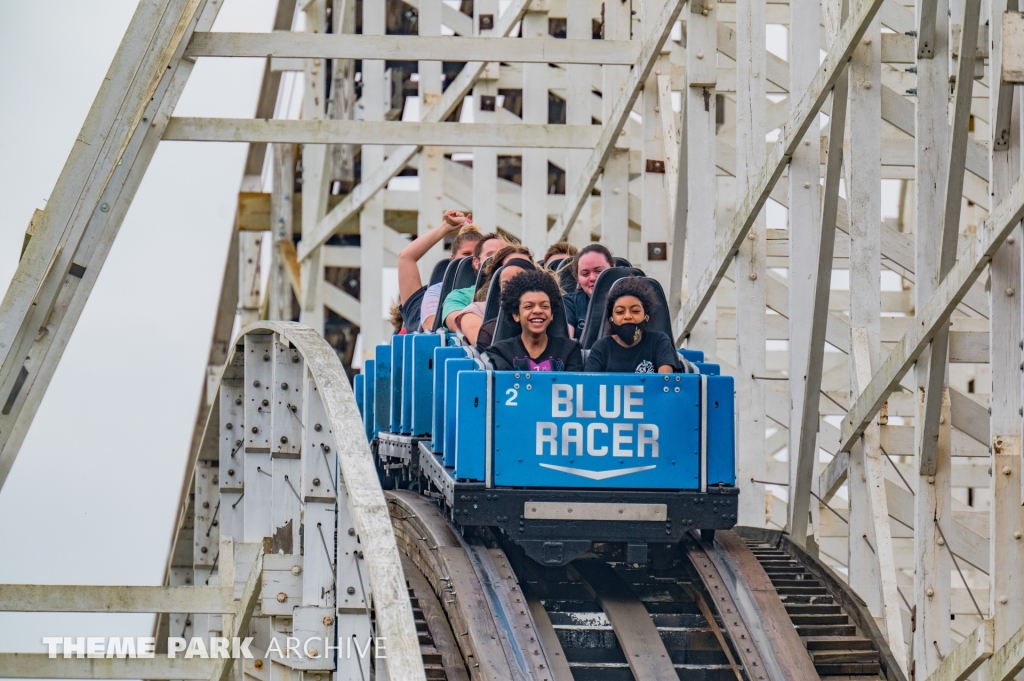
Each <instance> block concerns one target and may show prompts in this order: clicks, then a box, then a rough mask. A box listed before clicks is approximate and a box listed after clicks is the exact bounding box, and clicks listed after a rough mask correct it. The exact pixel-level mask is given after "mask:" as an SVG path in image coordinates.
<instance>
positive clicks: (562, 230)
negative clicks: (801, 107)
mask: <svg viewBox="0 0 1024 681" xmlns="http://www.w3.org/2000/svg"><path fill="white" fill-rule="evenodd" d="M879 1H880V0H879ZM682 7H683V2H682V0H667V1H666V3H665V6H664V8H663V9H662V12H661V14H660V15H659V16H658V19H657V21H656V22H654V23H653V24H652V25H651V27H650V28H649V29H648V30H647V31H646V38H645V40H644V41H643V49H642V50H641V52H640V56H639V57H637V60H636V62H635V63H634V64H633V68H632V69H631V70H630V72H629V77H628V79H627V80H626V81H625V83H624V84H623V86H622V94H620V95H619V96H618V97H617V98H616V99H615V105H614V108H613V109H612V110H611V111H610V112H609V114H608V116H607V117H606V119H605V121H604V127H603V128H602V130H601V138H600V140H599V141H598V143H597V144H596V145H595V146H594V151H593V153H592V154H591V156H590V160H589V161H588V162H587V167H586V169H585V170H584V172H583V173H582V176H581V177H580V180H579V182H578V183H577V184H576V185H575V186H574V187H573V188H572V190H571V191H570V192H568V193H567V195H566V199H565V210H564V211H563V212H562V214H561V216H559V218H558V220H556V221H555V224H554V225H553V226H552V227H551V229H550V230H549V231H548V243H549V244H550V243H555V242H557V241H561V240H563V239H564V238H565V237H566V235H567V234H568V233H569V229H570V228H571V227H572V225H573V223H574V222H575V221H576V217H577V216H578V215H579V213H580V210H582V208H583V203H584V202H585V201H586V199H587V197H589V196H590V194H591V192H592V191H593V189H594V185H595V184H596V183H597V177H598V174H599V173H600V172H601V170H602V168H603V167H604V166H605V164H606V163H607V161H608V159H609V157H611V155H612V151H613V150H614V147H615V143H616V141H617V140H618V139H619V136H620V133H621V132H622V129H623V127H624V126H625V125H626V120H627V119H628V118H629V115H630V113H631V112H632V110H633V104H634V103H635V102H636V98H637V96H638V95H639V94H640V88H641V86H642V85H643V83H644V82H645V81H646V80H647V77H648V76H649V75H650V73H651V70H652V69H653V68H654V63H655V61H656V60H657V58H658V55H659V54H660V53H661V48H662V46H663V45H664V44H665V41H666V40H668V36H669V33H670V32H671V31H672V27H673V26H674V25H675V23H676V19H677V18H678V16H679V12H680V10H681V9H682ZM709 61H712V60H710V59H709Z"/></svg>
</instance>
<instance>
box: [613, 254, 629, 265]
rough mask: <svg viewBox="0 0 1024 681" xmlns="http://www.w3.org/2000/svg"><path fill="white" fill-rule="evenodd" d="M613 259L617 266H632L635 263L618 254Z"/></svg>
mask: <svg viewBox="0 0 1024 681" xmlns="http://www.w3.org/2000/svg"><path fill="white" fill-rule="evenodd" d="M612 259H613V260H614V261H615V266H616V267H632V266H633V263H631V262H630V261H628V260H626V259H625V258H620V257H618V256H615V257H614V258H612Z"/></svg>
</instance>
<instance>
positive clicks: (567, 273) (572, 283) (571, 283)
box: [555, 257, 579, 293]
mask: <svg viewBox="0 0 1024 681" xmlns="http://www.w3.org/2000/svg"><path fill="white" fill-rule="evenodd" d="M574 260H575V258H574V257H568V258H566V259H564V260H562V265H561V266H560V267H559V268H558V272H557V274H556V275H555V276H557V277H558V286H559V287H560V288H561V289H562V293H572V292H573V291H575V290H576V287H577V286H578V285H579V284H578V282H577V281H576V275H575V274H574V273H573V269H574V268H573V262H574Z"/></svg>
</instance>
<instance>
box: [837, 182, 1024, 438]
mask: <svg viewBox="0 0 1024 681" xmlns="http://www.w3.org/2000/svg"><path fill="white" fill-rule="evenodd" d="M1021 216H1024V181H1022V180H1021V179H1018V180H1017V181H1016V182H1015V183H1014V185H1013V187H1012V188H1011V190H1010V191H1009V192H1008V193H1007V195H1006V198H1004V199H1003V200H1002V201H1000V203H999V205H998V206H996V208H995V210H994V211H992V212H991V213H990V214H989V217H988V219H987V220H986V221H985V222H984V223H983V224H982V225H980V226H979V227H978V239H977V241H970V242H968V244H967V246H966V247H965V248H964V249H962V250H961V251H960V254H959V257H958V258H957V263H956V265H955V266H954V267H953V269H952V270H951V271H950V274H949V276H947V277H946V278H944V279H943V280H942V282H941V283H940V284H939V286H938V287H936V289H935V293H934V295H933V296H932V297H931V298H930V299H929V300H928V302H927V304H925V305H924V306H923V307H922V308H921V309H920V311H919V313H918V315H917V320H918V321H917V323H916V324H914V325H913V326H912V327H910V328H909V329H907V332H906V333H905V334H904V335H903V337H902V338H901V339H900V342H899V343H898V344H897V345H896V347H895V348H893V350H892V352H890V353H889V356H888V357H887V358H886V359H885V361H884V362H883V363H882V366H881V367H880V369H879V371H878V372H876V373H875V375H874V376H873V377H872V379H871V383H870V384H869V385H868V387H867V388H866V389H865V390H864V392H863V393H861V395H860V396H859V397H858V398H857V402H856V403H855V404H854V405H853V408H852V409H851V410H850V413H849V415H848V416H847V417H846V418H845V419H844V420H843V429H842V433H843V441H842V444H841V446H840V449H841V450H842V451H849V449H850V447H852V446H853V438H854V437H856V436H858V435H859V434H860V433H861V432H863V429H864V427H865V426H866V425H867V423H868V422H870V420H871V418H873V417H874V415H875V414H876V413H878V410H879V409H880V408H881V406H882V404H884V403H885V400H886V398H887V397H888V396H889V395H890V394H891V393H892V391H893V389H894V388H895V387H896V385H897V384H898V382H899V380H900V379H901V378H902V376H903V374H905V373H906V371H907V369H909V368H910V366H911V365H912V364H913V363H914V362H915V361H916V360H917V358H918V357H920V355H921V353H922V352H923V351H924V349H925V347H926V346H927V344H928V342H929V341H930V340H931V338H932V337H933V336H934V334H935V331H936V329H937V328H938V327H939V326H942V325H948V321H947V320H948V319H949V315H950V314H952V312H953V310H954V309H955V308H956V305H957V304H958V303H959V302H960V301H961V300H962V299H963V297H964V295H965V294H966V293H967V291H968V290H969V289H970V287H971V286H972V285H973V284H974V282H975V281H977V279H978V277H979V276H981V273H982V272H983V271H984V269H985V268H986V267H987V266H988V263H989V262H990V261H991V259H992V256H993V255H994V254H995V252H996V250H998V248H999V246H1000V245H1001V244H1002V243H1003V241H1004V240H1005V239H1006V237H1007V236H1008V235H1009V234H1010V232H1012V231H1013V230H1014V229H1015V228H1016V227H1017V225H1018V223H1019V222H1020V220H1021Z"/></svg>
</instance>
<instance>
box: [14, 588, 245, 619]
mask: <svg viewBox="0 0 1024 681" xmlns="http://www.w3.org/2000/svg"><path fill="white" fill-rule="evenodd" d="M236 609H237V604H236V603H235V602H234V589H233V588H231V587H213V586H203V587H199V586H92V585H80V584H79V585H73V586H72V585H63V584H0V612H137V613H144V612H167V613H172V612H173V613H213V614H221V613H233V612H235V610H236Z"/></svg>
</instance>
